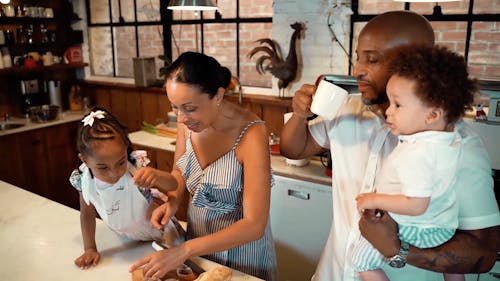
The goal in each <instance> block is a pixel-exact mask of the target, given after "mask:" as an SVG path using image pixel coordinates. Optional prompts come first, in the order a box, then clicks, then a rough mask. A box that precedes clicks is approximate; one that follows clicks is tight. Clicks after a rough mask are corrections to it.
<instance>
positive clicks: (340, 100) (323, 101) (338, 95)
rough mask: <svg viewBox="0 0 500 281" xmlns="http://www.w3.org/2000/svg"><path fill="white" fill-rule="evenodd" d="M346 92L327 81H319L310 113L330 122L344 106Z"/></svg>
mask: <svg viewBox="0 0 500 281" xmlns="http://www.w3.org/2000/svg"><path fill="white" fill-rule="evenodd" d="M347 94H348V92H347V91H346V90H345V89H343V88H341V87H339V86H337V85H335V84H333V83H332V82H330V81H328V80H325V79H323V80H321V81H320V82H319V85H318V88H317V89H316V92H315V93H314V96H313V101H312V104H311V112H312V113H314V114H317V115H319V116H321V117H322V118H323V119H326V120H332V119H333V118H335V116H336V115H337V112H338V111H339V109H340V107H341V106H342V105H343V104H344V100H345V98H346V97H347Z"/></svg>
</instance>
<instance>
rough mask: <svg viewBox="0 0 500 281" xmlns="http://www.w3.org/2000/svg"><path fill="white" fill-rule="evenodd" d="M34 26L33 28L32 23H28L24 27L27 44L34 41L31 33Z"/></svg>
mask: <svg viewBox="0 0 500 281" xmlns="http://www.w3.org/2000/svg"><path fill="white" fill-rule="evenodd" d="M34 31H35V30H34V28H33V25H32V24H30V25H28V28H27V29H26V42H27V43H29V44H33V43H34V41H33V33H34Z"/></svg>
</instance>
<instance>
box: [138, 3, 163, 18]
mask: <svg viewBox="0 0 500 281" xmlns="http://www.w3.org/2000/svg"><path fill="white" fill-rule="evenodd" d="M136 1H137V20H138V21H160V0H136ZM162 1H165V0H162Z"/></svg>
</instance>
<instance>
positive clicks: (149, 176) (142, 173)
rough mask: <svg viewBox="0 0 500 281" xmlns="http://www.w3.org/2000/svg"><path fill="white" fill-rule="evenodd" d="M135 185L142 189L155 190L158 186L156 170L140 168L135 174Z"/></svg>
mask: <svg viewBox="0 0 500 281" xmlns="http://www.w3.org/2000/svg"><path fill="white" fill-rule="evenodd" d="M133 176H134V183H135V184H136V185H137V186H139V187H142V188H154V187H155V186H158V180H157V176H156V169H153V168H151V167H144V168H140V169H139V170H137V171H136V172H135V174H134V175H133Z"/></svg>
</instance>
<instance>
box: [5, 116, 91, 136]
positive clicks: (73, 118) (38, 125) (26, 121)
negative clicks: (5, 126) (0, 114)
mask: <svg viewBox="0 0 500 281" xmlns="http://www.w3.org/2000/svg"><path fill="white" fill-rule="evenodd" d="M82 117H83V111H65V112H63V113H61V114H60V115H59V118H57V119H56V120H53V121H48V122H43V123H36V122H31V121H29V119H25V118H16V117H11V118H10V119H9V121H8V122H10V123H23V124H25V125H24V126H22V127H19V128H15V129H9V130H0V136H5V135H10V134H15V133H21V132H26V131H30V130H35V129H41V128H45V127H49V126H54V125H59V124H64V123H68V122H74V121H79V120H81V119H82ZM2 123H5V122H2Z"/></svg>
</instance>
